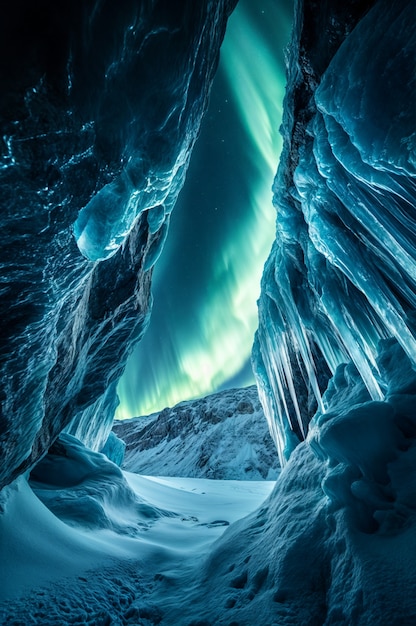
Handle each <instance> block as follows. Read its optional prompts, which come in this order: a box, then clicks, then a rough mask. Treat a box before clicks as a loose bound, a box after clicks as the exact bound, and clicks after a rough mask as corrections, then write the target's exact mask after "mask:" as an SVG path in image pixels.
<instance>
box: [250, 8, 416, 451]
mask: <svg viewBox="0 0 416 626" xmlns="http://www.w3.org/2000/svg"><path fill="white" fill-rule="evenodd" d="M412 19H414V8H413V6H412V3H407V7H406V3H404V2H403V3H397V4H396V3H394V4H392V3H388V2H381V3H378V4H377V5H376V6H375V7H374V8H373V9H372V10H371V11H370V12H369V13H368V14H367V15H366V17H365V18H364V19H363V20H362V21H361V22H360V24H359V25H358V27H357V28H356V29H355V30H353V31H352V33H351V34H350V35H349V36H348V37H347V38H346V39H345V41H344V43H343V44H342V45H341V47H340V48H339V50H338V52H337V53H336V55H335V56H334V58H333V60H332V61H331V63H330V65H329V67H328V68H327V70H326V71H325V72H324V74H323V77H322V79H321V81H320V84H319V87H318V88H317V89H316V91H315V94H314V103H315V106H316V111H315V114H314V115H313V116H311V121H310V123H309V126H308V129H307V137H306V138H305V140H304V142H303V144H302V145H301V147H300V149H299V153H298V162H297V165H296V169H295V170H294V175H293V182H294V185H293V184H292V186H288V185H286V182H285V167H287V166H288V161H289V152H288V147H289V145H290V142H291V125H290V120H289V119H287V120H286V123H285V148H284V157H283V159H282V161H281V166H280V169H279V172H278V176H277V179H276V184H275V196H274V202H275V205H276V208H277V211H278V221H277V240H276V243H275V244H274V246H273V250H272V253H271V255H270V257H269V259H268V261H267V264H266V268H265V273H264V276H263V289H262V295H261V299H260V304H259V314H260V325H259V331H258V334H257V338H256V342H255V347H254V360H255V369H256V377H257V381H258V384H259V388H260V391H261V396H262V399H263V406H264V407H266V409H265V410H266V413H267V416H268V419H269V424H270V427H271V429H272V432H273V433H274V438H275V440H276V443H277V445H278V448H279V452H280V457H281V460H282V462H283V461H284V459H286V458H287V457H288V456H289V455H290V453H291V451H292V449H293V446H294V445H296V443H298V441H299V439H302V438H303V437H304V436H306V434H307V430H308V422H309V420H310V418H311V417H312V416H313V413H314V411H315V410H316V409H317V408H318V409H319V411H321V412H325V410H326V408H327V407H326V406H325V400H324V399H323V398H322V392H323V391H324V390H325V387H326V383H327V380H328V377H329V376H330V374H331V373H334V372H335V370H336V368H337V366H338V365H339V364H340V363H343V362H348V361H349V360H351V361H352V362H353V364H354V365H355V367H356V369H357V371H358V372H359V374H360V376H361V378H362V380H363V381H364V383H365V385H366V388H367V390H368V392H369V394H370V396H371V398H372V399H373V400H375V401H379V400H382V399H383V398H384V397H385V394H386V392H387V390H386V388H385V386H384V385H383V383H382V380H381V379H380V371H379V367H378V364H377V362H376V355H377V351H378V345H379V342H380V340H381V339H386V338H390V337H393V338H394V339H395V340H396V341H397V342H398V343H399V344H400V345H401V347H402V349H403V350H404V352H405V354H406V355H407V357H408V358H409V359H410V362H411V363H413V364H414V363H415V362H416V336H415V335H416V332H415V331H416V329H415V319H414V313H413V312H414V309H415V305H416V295H415V279H416V255H415V233H416V216H415V187H416V185H415V183H416V181H415V148H416V133H415V128H416V111H415V107H414V103H415V101H416V98H415V74H414V67H415V44H416V41H415V33H414V32H413V33H409V32H408V24H409V23H410V22H411V21H412ZM404 42H406V43H404ZM291 97H292V98H293V91H292V93H289V94H288V98H291ZM302 380H304V381H306V384H304V385H303V387H302V384H301V381H302ZM307 396H309V400H305V398H307Z"/></svg>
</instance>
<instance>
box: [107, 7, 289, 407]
mask: <svg viewBox="0 0 416 626" xmlns="http://www.w3.org/2000/svg"><path fill="white" fill-rule="evenodd" d="M291 21H292V2H291V1H290V0H286V1H285V2H279V3H275V2H273V1H272V0H266V1H265V2H261V3H259V2H256V1H255V0H254V1H253V0H241V1H240V2H239V4H238V5H237V7H236V9H235V11H234V13H233V14H232V16H231V18H230V20H229V23H228V26H227V35H226V38H225V40H224V43H223V46H222V49H221V61H220V66H219V70H218V73H217V76H216V79H215V82H214V87H213V91H212V93H211V100H210V108H209V111H208V113H207V115H206V117H205V120H204V123H203V127H202V131H201V136H200V138H199V139H198V142H197V144H196V147H195V150H194V152H193V155H192V159H191V164H190V167H189V170H188V174H187V180H186V184H185V187H184V189H183V191H182V192H181V195H180V197H179V201H178V204H177V205H176V207H175V211H174V212H173V214H172V219H171V223H170V231H169V236H168V239H167V242H166V244H165V247H164V251H163V254H162V256H161V258H160V259H159V261H158V264H157V265H156V268H155V275H154V279H153V293H154V307H153V312H152V320H151V323H150V327H149V330H148V331H147V333H146V335H145V336H144V338H143V340H142V341H141V342H140V343H139V344H138V345H137V347H136V349H135V351H134V352H133V354H132V355H131V357H130V359H129V361H128V365H127V368H126V371H125V373H124V375H123V377H122V378H121V380H120V382H119V385H118V394H119V397H120V400H121V404H120V406H119V407H118V410H117V417H118V418H119V419H120V418H125V417H131V416H134V415H144V414H147V413H151V412H153V411H156V410H158V409H159V410H160V409H162V408H164V407H165V406H172V405H173V404H176V403H177V402H179V401H181V400H185V399H187V398H191V397H196V396H199V395H204V394H206V393H209V392H211V391H214V390H215V389H218V388H223V387H230V386H243V385H246V384H250V383H252V381H253V374H252V371H251V365H250V362H249V355H250V351H251V347H252V342H253V335H254V331H255V329H256V328H257V324H258V320H257V306H256V299H257V297H258V295H259V289H260V277H261V274H262V271H263V265H264V262H265V259H266V257H267V254H268V252H269V250H270V247H271V243H272V241H273V238H274V232H275V210H274V208H273V206H272V203H271V185H272V182H273V177H274V175H275V173H276V163H277V161H278V155H279V153H280V150H281V136H280V134H279V124H280V122H279V119H280V118H281V109H282V102H283V96H284V87H285V67H284V56H283V55H284V52H283V50H284V47H285V45H286V43H287V41H288V39H289V34H290V28H291Z"/></svg>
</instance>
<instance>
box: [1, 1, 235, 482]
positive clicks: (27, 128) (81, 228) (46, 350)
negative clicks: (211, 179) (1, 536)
mask: <svg viewBox="0 0 416 626" xmlns="http://www.w3.org/2000/svg"><path fill="white" fill-rule="evenodd" d="M234 5H235V1H234V0H220V1H213V0H202V1H201V2H197V3H195V2H192V0H180V2H175V3H172V2H168V1H165V0H154V1H151V2H135V1H132V0H127V1H126V2H123V3H121V4H120V3H114V2H112V1H111V0H103V1H101V0H100V1H98V0H87V1H84V0H77V1H75V2H73V1H69V0H68V1H65V2H59V3H56V2H52V1H51V0H45V1H44V2H41V3H33V2H29V1H28V0H24V1H23V2H19V3H9V4H8V6H7V9H6V7H4V10H3V11H2V20H1V23H0V31H1V32H0V55H1V58H2V59H3V60H7V62H6V61H4V62H3V63H2V64H1V68H0V86H1V94H2V96H1V100H0V124H1V133H0V136H1V141H0V184H1V189H2V194H1V218H0V219H1V227H2V246H1V252H0V265H1V301H0V306H1V320H2V332H1V336H0V343H1V348H0V354H1V361H0V378H1V414H0V487H1V486H3V485H4V484H7V483H8V482H10V481H11V480H12V479H13V477H14V476H16V475H18V474H20V473H21V472H23V471H24V470H25V469H26V468H28V467H29V466H31V465H32V464H33V463H34V462H35V461H36V460H37V459H38V458H39V457H40V456H41V455H42V454H43V453H44V452H45V451H46V450H47V449H48V447H49V446H50V444H51V443H52V442H53V441H54V440H55V439H56V437H57V436H58V435H59V433H60V432H61V431H62V430H63V429H64V428H67V430H69V431H70V432H71V433H73V434H76V435H77V436H78V437H80V438H81V439H83V440H84V441H85V442H87V443H89V444H90V445H93V446H100V445H101V443H102V442H103V440H105V438H106V435H107V434H108V431H109V429H110V428H111V422H112V418H113V412H114V406H115V401H116V400H115V383H116V381H117V379H118V378H119V376H120V375H121V373H122V371H123V368H124V364H125V361H126V358H127V354H128V352H129V350H131V348H132V346H133V345H134V343H135V342H136V341H137V340H138V339H139V338H140V336H141V335H142V334H143V332H144V330H145V328H146V325H147V323H148V318H149V314H150V308H151V295H150V282H151V275H152V267H153V265H154V263H155V261H156V259H157V257H158V255H159V254H160V251H161V248H162V246H163V242H164V239H165V237H166V233H167V228H168V224H169V213H170V211H171V209H172V207H173V205H174V203H175V200H176V197H177V194H178V193H179V190H180V188H181V185H182V183H183V179H184V176H185V172H186V168H187V164H188V159H189V156H190V152H191V150H192V146H193V144H194V142H195V139H196V137H197V134H198V129H199V125H200V120H201V116H202V114H203V112H204V110H205V109H206V106H207V99H208V93H209V88H210V85H211V82H212V79H213V75H214V72H215V69H216V65H217V61H218V52H219V47H220V44H221V41H222V38H223V35H224V30H225V25H226V19H227V16H228V15H229V13H230V12H231V10H232V8H233V6H234Z"/></svg>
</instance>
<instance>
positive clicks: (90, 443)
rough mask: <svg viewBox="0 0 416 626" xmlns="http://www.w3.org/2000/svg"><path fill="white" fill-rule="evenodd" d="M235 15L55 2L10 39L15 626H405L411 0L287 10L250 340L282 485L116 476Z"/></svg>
mask: <svg viewBox="0 0 416 626" xmlns="http://www.w3.org/2000/svg"><path fill="white" fill-rule="evenodd" d="M234 4H235V3H234V2H226V0H224V1H219V2H213V1H210V0H206V1H204V2H201V3H197V4H195V3H192V2H190V1H187V0H181V2H180V3H178V4H175V8H173V5H172V4H171V3H168V2H165V1H164V0H160V1H155V2H142V3H133V2H130V1H127V2H126V3H124V4H123V6H122V8H120V7H116V6H115V5H113V4H112V3H110V2H107V0H103V1H102V2H94V0H89V1H88V2H86V3H84V2H83V3H81V2H76V3H64V4H63V5H62V6H60V7H59V15H58V8H57V7H56V6H55V5H54V4H53V3H51V2H49V1H46V0H45V2H44V3H42V4H41V5H39V8H36V10H34V8H33V7H32V5H31V4H30V3H29V2H22V3H16V4H14V5H11V6H10V7H9V10H8V14H7V17H8V19H7V20H4V21H3V22H2V24H1V29H2V37H0V46H1V47H2V53H3V56H2V58H4V59H5V58H7V59H10V63H9V64H3V65H2V68H1V81H2V94H4V97H3V95H2V98H1V100H0V115H1V123H2V129H3V132H2V134H1V137H2V140H1V144H0V145H1V165H0V179H1V183H2V190H3V195H2V209H3V210H2V215H1V219H2V224H3V241H2V244H3V245H2V252H1V264H2V286H1V289H2V300H1V307H2V320H3V331H2V334H1V355H2V357H1V364H0V368H1V380H2V398H1V400H2V413H1V418H0V458H1V464H0V487H2V489H1V491H0V557H1V558H0V574H1V575H0V581H1V582H0V621H1V622H2V623H4V624H11V623H17V620H20V623H25V624H28V625H29V624H33V625H36V624H43V625H47V624H51V625H52V624H57V623H61V624H83V625H87V624H88V625H90V626H93V625H97V624H111V623H114V624H121V623H122V624H132V625H135V626H138V625H139V624H140V626H145V625H146V626H150V625H155V624H162V626H163V625H166V626H169V625H171V624H175V625H176V624H178V625H179V626H213V625H214V624H215V625H217V624H218V625H221V624H223V625H227V626H230V625H231V624H233V625H234V626H237V625H240V626H253V625H254V624H258V623H261V624H264V625H265V626H290V625H293V624H305V626H317V625H319V626H343V625H344V624H351V625H352V626H373V625H374V624H380V625H381V626H404V625H407V624H412V623H415V622H416V601H415V598H416V576H415V565H414V554H415V550H416V492H415V480H414V472H415V463H416V411H415V406H416V359H415V356H416V355H415V345H416V344H415V339H416V337H415V320H416V317H415V293H416V290H415V274H416V269H415V268H416V264H415V246H414V234H415V223H416V220H415V146H416V141H415V140H416V133H415V128H416V123H415V122H416V119H415V117H416V115H415V112H416V111H415V106H414V104H415V102H416V95H415V83H416V77H415V74H414V67H415V49H416V46H415V44H416V41H415V33H414V29H413V30H412V29H411V28H410V25H411V24H414V18H415V10H414V7H413V3H412V2H410V0H398V1H397V2H394V3H392V2H389V1H388V0H354V1H353V2H350V3H342V2H338V1H336V2H332V1H330V0H324V1H323V2H317V1H316V0H297V2H296V6H295V18H294V26H293V34H292V40H291V43H290V46H289V49H288V53H287V58H288V85H287V91H286V98H285V103H284V117H283V123H282V134H283V139H284V149H283V153H282V157H281V160H280V164H279V168H278V172H277V175H276V178H275V181H274V186H273V194H274V196H273V202H274V205H275V207H276V209H277V220H276V240H275V242H274V244H273V248H272V251H271V254H270V257H269V259H268V260H267V262H266V265H265V269H264V274H263V279H262V291H261V295H260V299H259V328H258V331H257V333H256V337H255V340H254V347H253V367H254V372H255V376H256V380H257V387H258V393H259V397H260V400H261V402H262V406H263V409H264V412H265V416H266V418H267V423H268V427H269V430H270V433H271V435H272V437H273V439H274V442H275V444H276V448H277V450H276V454H277V455H278V456H279V459H280V462H281V465H282V470H281V472H280V473H279V477H278V479H277V480H276V481H264V480H263V481H261V482H256V481H251V482H248V481H241V480H239V481H233V480H231V481H221V480H217V481H210V480H207V479H206V478H199V479H197V478H189V477H181V478H179V477H161V476H151V477H150V476H141V475H138V474H133V473H129V472H126V471H124V472H123V471H122V470H121V469H120V468H119V467H118V466H117V465H116V464H115V463H113V462H112V461H111V460H109V458H108V457H112V458H113V459H114V460H115V461H118V462H120V461H121V457H122V454H123V444H122V443H120V442H119V441H118V440H117V439H116V438H115V436H114V434H111V435H109V433H110V430H111V428H112V420H113V415H114V411H115V406H116V403H117V398H116V394H115V388H116V384H117V380H118V377H119V376H120V375H121V373H122V371H123V367H124V364H125V362H126V358H127V355H128V353H129V350H130V349H131V348H132V346H133V345H134V343H135V342H137V341H138V340H139V339H140V337H141V336H142V335H143V333H144V332H145V328H146V325H147V322H148V319H149V315H150V309H151V294H150V288H151V274H152V267H153V265H154V262H155V261H156V260H157V257H158V255H159V254H160V253H161V251H162V248H163V241H164V238H165V237H166V232H167V228H168V223H169V214H170V211H171V209H172V206H173V204H174V201H175V198H176V195H177V193H178V191H179V188H180V186H181V184H182V182H183V177H184V176H185V172H186V167H187V163H188V161H189V158H190V154H191V150H192V146H193V144H194V141H195V139H196V136H197V134H198V128H199V124H200V120H201V116H202V115H203V112H204V110H205V108H206V106H207V99H208V94H209V89H210V84H211V82H212V78H213V75H214V73H215V68H216V64H217V59H218V51H219V47H220V44H221V41H222V37H223V35H224V30H225V26H226V19H227V16H228V15H229V13H230V11H231V10H232V8H233V6H234ZM28 24H30V28H29V27H28ZM23 25H24V27H23ZM159 38H160V39H159ZM159 42H163V46H159ZM165 46H166V47H165ZM166 51H167V52H166ZM6 53H7V54H6ZM136 53H137V54H136ZM138 77H140V80H139V79H138ZM159 81H160V82H159ZM158 85H160V86H161V100H160V106H159V105H158V106H155V97H154V96H155V93H158V90H159V87H158ZM163 86H164V91H163V89H162V87H163ZM162 254H163V252H162ZM179 422H180V419H179ZM177 426H178V428H179V426H180V423H179V425H177ZM168 443H169V435H168V433H167V435H166V437H165V439H164V440H163V441H162V447H161V448H160V449H161V450H164V449H166V445H167V444H168ZM101 450H103V451H104V452H106V454H103V453H102V452H100V451H101ZM217 451H218V450H217ZM107 455H108V456H107ZM162 465H163V463H161V464H160V466H159V467H161V466H162ZM155 467H156V462H155Z"/></svg>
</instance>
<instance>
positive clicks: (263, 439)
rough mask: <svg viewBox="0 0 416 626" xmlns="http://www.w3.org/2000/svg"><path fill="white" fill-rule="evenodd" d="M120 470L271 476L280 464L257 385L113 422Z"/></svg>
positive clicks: (219, 476)
mask: <svg viewBox="0 0 416 626" xmlns="http://www.w3.org/2000/svg"><path fill="white" fill-rule="evenodd" d="M113 432H114V433H115V434H116V435H117V436H118V437H119V438H120V439H122V440H123V441H124V442H125V443H126V451H125V458H124V463H123V469H125V470H127V471H129V472H136V473H138V474H145V475H154V476H184V477H193V478H215V479H227V480H230V479H234V480H264V479H266V480H275V479H276V478H277V475H278V469H279V463H278V458H277V455H276V448H275V445H274V442H273V441H272V439H271V437H270V433H269V431H268V428H267V422H266V420H265V418H264V413H263V409H262V407H261V404H260V401H259V399H258V394H257V388H256V387H254V386H252V387H247V388H245V389H228V390H225V391H221V392H219V393H216V394H213V395H211V396H208V397H206V398H201V399H200V400H193V401H189V402H181V403H180V404H177V405H176V406H174V407H173V408H171V409H169V408H167V409H164V410H163V411H162V412H161V413H159V415H154V416H152V417H150V418H149V417H147V418H146V417H145V418H141V417H138V418H134V419H131V420H124V421H118V422H115V424H114V426H113Z"/></svg>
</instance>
